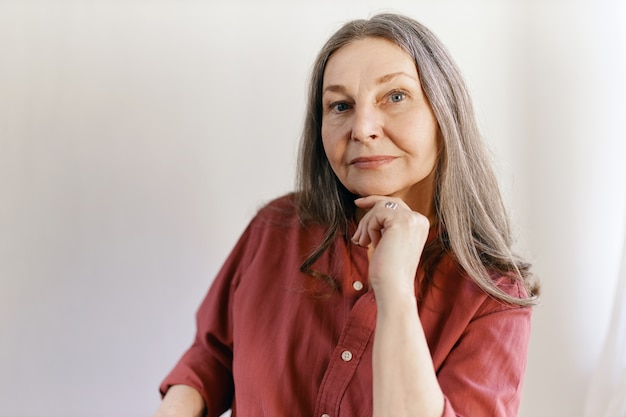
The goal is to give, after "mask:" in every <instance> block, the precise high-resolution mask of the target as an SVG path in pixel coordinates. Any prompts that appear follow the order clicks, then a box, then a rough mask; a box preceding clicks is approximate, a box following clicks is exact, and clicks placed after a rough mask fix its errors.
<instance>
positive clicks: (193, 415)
mask: <svg viewBox="0 0 626 417" xmlns="http://www.w3.org/2000/svg"><path fill="white" fill-rule="evenodd" d="M204 409H205V405H204V400H203V399H202V396H201V395H200V393H199V392H198V391H197V390H196V389H195V388H192V387H190V386H187V385H174V386H172V387H170V389H169V390H168V391H167V394H165V397H163V401H162V402H161V405H160V406H159V408H158V410H157V411H156V413H155V414H154V416H153V417H202V416H203V415H204Z"/></svg>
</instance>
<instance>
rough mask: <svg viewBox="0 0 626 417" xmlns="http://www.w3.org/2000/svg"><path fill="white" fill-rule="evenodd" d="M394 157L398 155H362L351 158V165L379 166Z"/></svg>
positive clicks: (360, 166)
mask: <svg viewBox="0 0 626 417" xmlns="http://www.w3.org/2000/svg"><path fill="white" fill-rule="evenodd" d="M394 159H396V157H395V156H391V155H376V156H360V157H357V158H354V159H353V160H351V161H350V165H352V166H355V167H357V168H378V167H380V166H382V165H385V164H388V163H389V162H391V161H393V160H394Z"/></svg>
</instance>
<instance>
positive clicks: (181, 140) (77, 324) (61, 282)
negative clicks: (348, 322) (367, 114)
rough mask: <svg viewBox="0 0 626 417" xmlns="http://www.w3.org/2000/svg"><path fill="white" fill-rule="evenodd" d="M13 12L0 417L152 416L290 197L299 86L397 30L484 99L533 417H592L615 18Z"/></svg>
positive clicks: (606, 250) (421, 9)
mask: <svg viewBox="0 0 626 417" xmlns="http://www.w3.org/2000/svg"><path fill="white" fill-rule="evenodd" d="M224 3H228V4H229V5H228V6H227V5H222V4H219V3H218V2H211V1H174V0H162V1H147V0H145V1H116V0H109V1H105V0H97V1H89V2H80V1H61V0H58V1H48V2H44V1H28V0H27V1H3V2H1V1H0V417H44V416H45V417H82V416H85V415H89V416H92V417H125V416H130V415H144V416H146V415H149V414H150V413H151V412H152V411H153V410H154V409H155V408H156V407H157V404H158V401H159V398H158V395H157V386H158V383H159V382H160V380H161V378H162V377H163V376H164V375H165V374H166V373H167V372H168V370H169V369H170V368H171V366H173V364H174V362H175V361H176V359H177V358H178V357H179V355H180V354H181V353H182V351H183V350H184V349H185V348H186V346H187V345H188V344H189V343H190V341H191V338H192V336H193V331H194V328H193V326H194V322H193V320H194V318H193V315H194V312H195V309H196V307H197V305H198V303H199V302H200V300H201V298H202V297H203V295H204V293H205V292H206V289H207V288H208V285H209V284H210V282H211V279H212V277H213V275H214V274H215V272H216V270H217V269H218V268H219V266H220V264H221V262H222V261H223V260H224V258H225V256H226V255H227V253H228V252H229V250H230V248H231V247H232V245H233V244H234V242H235V240H236V239H237V237H238V235H239V233H240V232H241V231H242V229H243V227H244V226H245V224H246V223H247V221H248V220H249V219H250V217H251V216H252V215H253V213H254V211H255V209H256V208H257V207H258V206H259V205H261V204H263V203H264V202H266V201H268V200H269V199H271V198H273V197H275V196H277V195H280V194H282V193H284V192H286V191H288V190H290V189H291V188H292V184H293V172H294V161H295V153H296V149H297V141H298V138H299V130H300V127H301V123H302V113H303V106H304V104H303V103H304V93H305V83H306V77H307V75H308V70H309V68H310V65H311V63H312V60H313V57H314V55H315V53H316V52H317V50H318V49H319V47H320V46H321V45H322V43H323V42H324V40H325V39H326V38H327V36H329V35H330V33H332V32H333V31H334V30H335V29H336V28H338V26H339V24H340V23H341V22H343V21H345V20H347V19H351V18H355V17H366V16H367V15H369V14H371V13H372V12H375V11H379V10H395V11H401V12H405V13H407V14H409V15H411V16H413V17H415V18H416V19H418V20H421V21H422V22H424V23H426V24H427V25H428V26H430V27H431V28H432V29H433V30H434V31H435V32H436V33H437V34H438V35H439V36H440V37H441V38H442V39H443V41H444V42H445V43H446V44H447V45H448V46H449V48H450V50H451V51H452V53H453V55H454V56H455V57H456V58H457V61H458V62H459V65H460V66H461V68H462V70H463V71H464V73H465V75H466V78H467V80H468V82H469V84H470V86H471V89H472V91H473V93H474V99H475V102H476V106H477V109H478V113H479V117H480V120H481V124H482V126H483V128H484V131H485V133H486V136H487V138H488V141H489V143H490V145H491V147H492V149H493V152H494V156H495V158H496V163H497V168H498V171H499V172H500V173H501V180H502V185H503V188H504V190H505V194H506V196H507V202H508V204H509V206H510V207H511V211H512V213H513V215H514V219H515V222H516V228H517V229H518V231H519V235H520V247H521V248H522V249H524V250H526V251H527V252H529V253H532V255H533V257H534V259H535V261H536V262H535V263H536V267H537V272H538V273H539V274H540V275H541V277H542V278H543V283H544V298H543V305H542V306H541V307H539V308H537V309H536V314H535V317H534V333H533V339H532V346H531V352H530V363H529V369H528V373H527V382H526V388H525V396H524V401H523V405H522V413H521V414H522V415H523V416H525V417H543V416H546V417H548V416H549V417H560V416H562V417H572V416H574V417H575V416H580V415H581V409H582V402H583V400H584V394H585V389H586V385H587V383H588V379H589V376H590V373H591V371H592V369H593V366H594V364H595V363H596V361H597V358H598V355H599V352H600V348H601V345H602V339H603V337H604V334H605V331H606V327H607V320H608V317H609V309H610V302H611V301H612V297H611V292H612V290H613V287H614V284H615V281H614V280H615V274H616V272H617V266H618V259H617V257H618V254H619V250H620V244H621V239H622V237H621V236H620V235H619V233H620V232H621V231H622V230H623V227H622V225H623V223H624V219H623V213H624V212H625V210H624V206H625V204H626V201H625V198H626V195H625V194H626V193H625V191H624V190H626V166H625V164H624V156H626V149H625V146H626V145H625V143H626V141H625V140H624V139H625V138H624V133H625V128H624V125H623V120H624V113H625V111H624V109H626V105H625V104H626V103H625V102H624V97H626V82H625V81H626V80H625V78H624V74H626V62H625V58H624V56H625V52H626V48H625V44H626V36H625V28H624V26H625V22H626V16H625V14H624V3H623V2H616V1H615V2H609V1H606V0H605V1H597V0H588V1H582V0H581V1H576V2H572V1H565V0H563V1H557V0H551V1H543V2H539V1H531V2H525V1H522V0H519V1H509V2H502V1H497V0H492V1H490V0H480V1H474V2H471V4H467V3H469V2H458V1H452V0H447V1H434V0H433V1H426V0H423V1H405V2H401V1H371V2H362V1H356V0H354V1H347V0H336V1H332V2H331V1H325V2H311V4H309V3H307V2H303V1H302V2H294V1H290V2H288V1H284V2H279V1H275V2H273V3H264V4H262V5H259V4H258V2H254V1H252V0H250V1H249V2H244V1H242V0H239V1H231V2H224Z"/></svg>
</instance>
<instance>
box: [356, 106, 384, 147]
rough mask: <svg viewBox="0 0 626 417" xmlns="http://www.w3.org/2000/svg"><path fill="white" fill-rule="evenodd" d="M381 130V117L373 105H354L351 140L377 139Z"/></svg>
mask: <svg viewBox="0 0 626 417" xmlns="http://www.w3.org/2000/svg"><path fill="white" fill-rule="evenodd" d="M381 132H382V118H381V115H380V114H379V111H378V110H377V109H376V108H375V106H358V107H355V111H354V119H353V124H352V136H351V139H352V140H356V141H361V142H362V141H368V140H374V139H378V138H380V136H381Z"/></svg>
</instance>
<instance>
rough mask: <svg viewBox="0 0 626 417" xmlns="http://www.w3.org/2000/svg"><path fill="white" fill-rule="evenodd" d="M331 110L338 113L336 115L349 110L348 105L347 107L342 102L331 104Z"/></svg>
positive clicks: (346, 104)
mask: <svg viewBox="0 0 626 417" xmlns="http://www.w3.org/2000/svg"><path fill="white" fill-rule="evenodd" d="M330 107H331V109H332V110H334V111H336V112H338V113H342V112H344V111H346V110H348V109H350V105H348V103H344V102H340V103H333V104H332V105H331V106H330Z"/></svg>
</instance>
